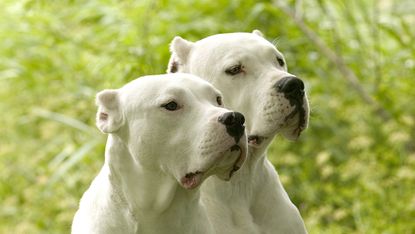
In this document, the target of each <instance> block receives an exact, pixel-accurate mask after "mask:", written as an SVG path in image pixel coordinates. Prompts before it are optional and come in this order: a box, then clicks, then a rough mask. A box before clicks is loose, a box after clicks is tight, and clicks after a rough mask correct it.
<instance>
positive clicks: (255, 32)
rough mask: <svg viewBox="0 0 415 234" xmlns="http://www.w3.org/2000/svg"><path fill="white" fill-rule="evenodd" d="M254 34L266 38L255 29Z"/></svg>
mask: <svg viewBox="0 0 415 234" xmlns="http://www.w3.org/2000/svg"><path fill="white" fill-rule="evenodd" d="M252 33H253V34H255V35H257V36H260V37H264V34H262V32H261V31H259V30H258V29H255V30H254V31H252Z"/></svg>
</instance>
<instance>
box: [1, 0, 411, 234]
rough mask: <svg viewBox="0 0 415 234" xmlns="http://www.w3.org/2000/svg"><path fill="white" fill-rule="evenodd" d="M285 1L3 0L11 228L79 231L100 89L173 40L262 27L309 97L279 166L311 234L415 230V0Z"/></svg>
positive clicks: (275, 154)
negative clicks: (303, 121)
mask: <svg viewBox="0 0 415 234" xmlns="http://www.w3.org/2000/svg"><path fill="white" fill-rule="evenodd" d="M284 2H286V1H276V2H272V1H254V0H248V1H238V0H231V1H224V0H218V1H208V0H202V1H187V0H172V1H167V0H161V1H150V0H146V1H144V0H143V1H112V0H89V1H80V0H79V1H77V0H63V1H46V0H44V1H39V0H37V1H36V0H24V1H13V0H3V1H1V2H0V15H1V17H0V100H1V101H0V113H1V115H0V121H1V131H0V132H1V134H0V182H1V183H0V201H1V207H0V233H67V232H69V229H70V224H71V220H72V217H73V215H74V212H75V211H76V209H77V205H78V201H79V199H80V197H81V195H82V193H83V192H84V191H85V190H86V188H87V187H88V186H89V184H90V182H91V181H92V179H93V177H94V176H95V175H96V174H97V173H98V170H99V168H100V167H101V165H102V163H103V154H104V143H105V136H104V135H102V134H100V133H99V132H98V130H96V128H95V127H94V116H95V106H94V95H95V93H96V92H97V91H99V90H101V89H104V88H116V87H120V86H122V85H123V84H124V83H126V82H127V81H129V80H132V79H134V78H136V77H138V76H141V75H144V74H157V73H164V71H165V69H166V64H167V61H168V58H169V51H168V45H169V42H170V41H171V40H172V38H173V37H174V36H175V35H180V36H182V37H184V38H186V39H190V40H198V39H201V38H203V37H206V36H208V35H212V34H216V33H223V32H235V31H252V30H253V29H255V28H257V29H260V30H262V32H263V33H264V34H265V35H266V36H267V37H268V39H269V40H270V41H273V42H276V44H277V45H278V48H279V49H280V50H281V51H282V52H283V53H284V54H285V57H286V59H287V62H288V65H289V70H290V72H291V73H293V74H296V75H298V76H300V77H302V78H303V79H304V80H305V81H306V85H307V88H308V95H309V99H310V101H311V108H312V113H311V120H310V126H309V129H308V130H307V131H306V132H305V133H303V135H302V137H301V139H300V140H299V141H297V142H289V141H287V140H285V139H283V138H282V137H277V138H276V139H275V140H274V143H273V144H272V146H271V147H270V152H269V157H270V158H271V160H272V162H273V163H274V164H275V166H276V168H277V169H278V172H279V174H280V176H281V179H282V181H283V184H284V186H285V188H286V190H287V191H288V193H289V195H290V197H291V199H292V200H293V201H294V203H295V204H296V205H297V206H298V207H299V208H300V211H301V213H302V216H303V217H304V220H305V222H306V225H307V227H308V229H309V231H310V233H408V234H409V233H414V232H415V222H414V218H415V141H414V139H415V105H414V104H413V103H414V101H415V79H414V74H415V47H414V46H413V42H414V41H415V28H414V27H413V25H414V24H415V15H414V14H413V12H415V2H413V1H411V0H401V1H399V2H397V1H393V0H382V1H376V0H364V1H363V0H362V1H359V0H351V1H328V0H315V1H312V0H311V1H288V2H286V4H287V5H284V4H285V3H284ZM279 4H283V5H284V6H285V7H286V10H287V9H288V10H290V11H291V12H294V13H293V14H292V15H290V14H287V13H289V12H290V11H289V12H284V11H283V10H282V8H281V5H279ZM300 24H303V26H304V25H305V26H306V27H307V28H308V29H310V30H311V31H312V32H314V35H316V36H317V37H318V39H319V40H320V41H321V42H322V43H323V44H322V45H317V44H316V43H315V41H313V40H312V38H310V37H309V35H307V34H306V33H305V31H304V28H301V26H300ZM322 48H323V49H329V50H331V51H332V52H333V53H334V54H335V55H336V56H337V57H336V58H338V59H340V61H333V60H332V59H330V58H329V57H327V55H326V54H325V53H324V51H322ZM342 63H343V64H344V65H345V66H346V67H347V69H349V71H351V72H352V73H353V74H354V75H355V76H356V77H357V78H358V82H359V83H358V85H359V87H361V88H362V89H363V91H364V92H365V93H366V94H367V95H369V96H370V97H371V98H372V99H373V101H374V102H375V103H377V104H378V105H379V108H380V109H382V110H383V111H385V112H387V113H388V115H387V116H382V115H379V112H378V111H377V110H376V107H375V106H374V105H373V103H372V104H370V103H367V102H366V101H365V100H363V99H362V98H361V95H359V92H358V91H357V90H356V87H354V86H353V85H351V83H350V82H349V81H348V80H347V79H345V78H346V77H347V74H345V73H344V72H342V71H341V69H339V66H338V65H339V64H340V65H341V64H342Z"/></svg>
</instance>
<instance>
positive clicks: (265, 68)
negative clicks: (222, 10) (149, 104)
mask: <svg viewBox="0 0 415 234" xmlns="http://www.w3.org/2000/svg"><path fill="white" fill-rule="evenodd" d="M170 50H171V53H172V56H171V58H170V62H169V67H168V72H176V71H179V72H188V73H192V74H196V75H198V76H200V77H202V78H204V79H206V80H208V81H209V82H211V83H212V84H213V85H214V86H215V87H216V88H218V89H219V90H220V91H222V93H223V95H224V100H225V106H226V107H229V108H232V109H235V110H237V111H239V112H241V113H243V114H244V116H245V118H246V129H247V135H248V136H249V135H259V136H262V137H264V139H263V142H262V143H261V144H255V142H249V143H250V144H249V156H248V160H247V162H246V163H245V166H244V167H243V168H242V169H241V170H240V171H239V172H238V173H237V174H236V175H235V178H233V179H232V181H230V183H231V186H229V184H227V183H224V182H223V181H220V180H218V179H217V178H210V179H208V180H207V181H206V182H205V183H204V185H203V186H202V200H203V202H204V203H205V204H206V207H207V209H208V213H209V218H210V219H211V220H212V223H213V224H214V226H215V227H216V230H217V232H218V233H235V234H236V233H238V234H241V233H246V234H255V233H290V234H291V233H306V232H307V231H306V229H305V226H304V223H303V220H302V218H301V216H300V214H299V212H298V209H297V208H296V207H295V205H294V204H293V203H292V202H291V201H290V199H289V197H288V195H287V193H286V192H285V190H284V188H283V186H282V184H281V182H280V180H279V178H278V174H277V172H276V171H275V169H274V167H273V165H272V164H271V163H270V161H269V160H268V159H267V157H266V149H267V147H268V145H269V144H270V142H271V141H272V139H273V137H274V136H275V135H276V134H278V133H281V134H283V135H284V136H286V137H287V138H289V139H296V138H297V137H298V136H299V134H300V133H301V131H302V130H304V129H305V128H306V127H307V124H308V115H309V108H308V101H307V97H306V96H305V95H304V98H303V100H301V103H302V108H303V110H304V112H303V113H304V115H303V117H304V122H303V124H299V119H300V118H299V114H298V113H297V114H296V115H295V116H293V117H291V118H286V117H287V116H288V115H289V114H290V113H292V111H293V110H294V109H295V107H294V106H292V105H291V104H290V102H289V100H287V99H286V98H285V97H284V95H283V94H282V93H279V92H277V90H276V88H275V84H276V82H277V81H278V80H280V79H281V78H283V77H287V76H292V75H291V74H289V73H288V72H287V67H286V65H285V64H284V65H283V66H281V65H280V64H279V63H278V60H277V58H276V57H277V56H278V57H279V58H283V55H282V54H281V52H279V51H278V50H277V49H276V48H275V46H274V45H272V44H271V43H270V42H268V41H267V40H265V39H264V38H263V36H262V33H261V32H260V31H258V30H255V31H254V32H253V33H229V34H218V35H214V36H210V37H207V38H205V39H202V40H200V41H197V42H189V41H186V40H184V39H183V38H181V37H176V38H174V40H173V41H172V43H171V47H170ZM238 64H240V65H242V66H243V71H242V72H241V73H239V74H237V75H234V76H231V75H229V74H226V72H225V71H226V70H227V69H228V68H230V67H232V66H234V65H238Z"/></svg>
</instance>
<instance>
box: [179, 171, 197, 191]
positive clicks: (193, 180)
mask: <svg viewBox="0 0 415 234" xmlns="http://www.w3.org/2000/svg"><path fill="white" fill-rule="evenodd" d="M201 180H202V173H201V172H196V173H188V174H186V176H184V177H183V178H182V179H181V183H182V186H183V187H184V188H185V189H193V188H195V187H197V186H198V185H199V184H200V182H201Z"/></svg>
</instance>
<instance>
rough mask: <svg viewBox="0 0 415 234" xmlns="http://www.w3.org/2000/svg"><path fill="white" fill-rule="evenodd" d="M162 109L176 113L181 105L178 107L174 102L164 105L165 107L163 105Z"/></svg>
mask: <svg viewBox="0 0 415 234" xmlns="http://www.w3.org/2000/svg"><path fill="white" fill-rule="evenodd" d="M162 107H163V108H164V109H166V110H169V111H175V110H177V109H179V105H177V103H176V102H174V101H171V102H169V103H167V104H164V105H162Z"/></svg>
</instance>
